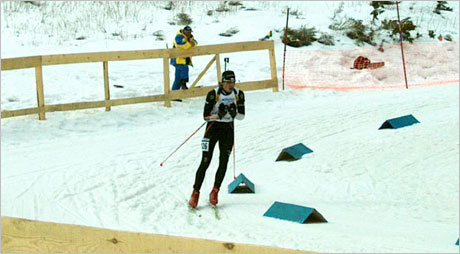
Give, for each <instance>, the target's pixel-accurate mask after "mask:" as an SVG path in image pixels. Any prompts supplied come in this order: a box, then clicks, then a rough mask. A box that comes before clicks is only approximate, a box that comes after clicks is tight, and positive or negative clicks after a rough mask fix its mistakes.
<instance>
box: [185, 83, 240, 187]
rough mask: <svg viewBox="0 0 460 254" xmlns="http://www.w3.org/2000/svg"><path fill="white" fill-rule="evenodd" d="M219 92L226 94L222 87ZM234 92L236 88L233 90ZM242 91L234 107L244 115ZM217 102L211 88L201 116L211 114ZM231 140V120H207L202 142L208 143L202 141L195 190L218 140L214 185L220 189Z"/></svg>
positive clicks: (232, 130) (203, 175)
mask: <svg viewBox="0 0 460 254" xmlns="http://www.w3.org/2000/svg"><path fill="white" fill-rule="evenodd" d="M219 92H220V93H222V94H226V93H225V91H224V90H223V89H219ZM234 92H236V90H234ZM244 101H245V98H244V93H243V91H241V90H239V92H238V100H237V101H236V109H237V113H238V114H241V115H243V116H244V114H245V109H244ZM216 103H217V101H216V91H215V90H214V89H213V90H211V91H210V92H209V93H208V95H207V96H206V104H205V106H204V112H203V116H204V117H207V116H210V115H211V111H212V110H213V108H214V105H215V104H216ZM233 141H234V129H233V121H231V122H219V121H209V122H208V124H207V125H206V132H205V133H204V137H203V142H206V143H207V144H208V145H207V147H206V144H203V143H202V150H203V155H202V158H201V163H200V166H199V167H198V170H197V171H196V176H195V184H194V185H193V188H194V189H195V190H198V191H199V190H200V189H201V185H202V184H203V180H204V177H205V174H206V170H207V169H208V167H209V164H210V163H211V159H212V154H213V152H214V148H215V146H216V143H217V142H219V151H220V156H219V168H218V169H217V172H216V177H215V180H214V186H215V187H217V188H219V189H220V186H221V185H222V181H223V180H224V177H225V173H226V171H227V163H228V159H229V157H230V153H231V152H232V148H233ZM203 145H204V146H205V147H203Z"/></svg>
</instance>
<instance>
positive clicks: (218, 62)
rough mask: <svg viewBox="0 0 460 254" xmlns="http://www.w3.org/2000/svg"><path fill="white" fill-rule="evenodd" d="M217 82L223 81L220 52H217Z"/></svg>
mask: <svg viewBox="0 0 460 254" xmlns="http://www.w3.org/2000/svg"><path fill="white" fill-rule="evenodd" d="M216 69H217V83H220V82H221V81H222V71H221V70H220V54H216Z"/></svg>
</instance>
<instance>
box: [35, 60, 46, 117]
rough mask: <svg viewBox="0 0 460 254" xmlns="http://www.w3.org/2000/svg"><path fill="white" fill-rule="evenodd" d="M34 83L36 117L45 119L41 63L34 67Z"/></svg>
mask: <svg viewBox="0 0 460 254" xmlns="http://www.w3.org/2000/svg"><path fill="white" fill-rule="evenodd" d="M35 83H36V87H37V104H38V119H39V120H45V119H46V118H45V108H44V106H45V93H44V92H43V70H42V66H41V65H39V66H36V67H35Z"/></svg>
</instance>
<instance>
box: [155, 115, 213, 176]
mask: <svg viewBox="0 0 460 254" xmlns="http://www.w3.org/2000/svg"><path fill="white" fill-rule="evenodd" d="M205 124H206V122H204V123H203V124H202V125H201V126H200V127H199V128H198V129H197V130H196V131H194V132H193V133H192V135H190V136H189V137H188V138H187V139H186V140H185V141H184V142H183V143H182V144H181V145H180V146H179V147H177V148H176V150H174V151H173V152H172V153H171V154H170V155H168V157H166V159H165V160H164V161H163V162H161V163H160V167H162V166H163V163H165V162H166V160H167V159H169V157H171V155H173V154H174V153H175V152H177V150H179V148H180V147H181V146H183V145H184V144H185V143H186V142H187V141H188V140H189V139H190V138H191V137H192V136H193V135H195V133H197V132H198V131H199V130H200V129H201V127H203V126H204V125H205Z"/></svg>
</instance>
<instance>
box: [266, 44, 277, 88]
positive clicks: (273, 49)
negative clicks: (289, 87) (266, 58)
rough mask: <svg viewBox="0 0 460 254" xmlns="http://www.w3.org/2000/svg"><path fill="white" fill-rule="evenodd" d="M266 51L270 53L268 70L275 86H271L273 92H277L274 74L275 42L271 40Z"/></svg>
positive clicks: (275, 75)
mask: <svg viewBox="0 0 460 254" xmlns="http://www.w3.org/2000/svg"><path fill="white" fill-rule="evenodd" d="M268 53H269V55H270V70H271V74H272V81H273V82H275V84H276V85H275V86H274V87H273V92H278V91H279V89H278V76H277V74H276V61H275V43H274V42H273V41H272V43H271V44H270V48H269V49H268Z"/></svg>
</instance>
